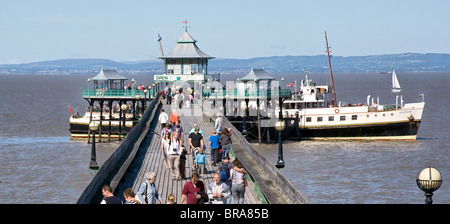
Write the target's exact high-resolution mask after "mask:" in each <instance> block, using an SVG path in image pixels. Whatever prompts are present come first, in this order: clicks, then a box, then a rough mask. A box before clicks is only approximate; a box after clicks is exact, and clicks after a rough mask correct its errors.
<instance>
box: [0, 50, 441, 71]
mask: <svg viewBox="0 0 450 224" xmlns="http://www.w3.org/2000/svg"><path fill="white" fill-rule="evenodd" d="M252 67H253V68H264V69H265V70H266V71H267V72H268V73H272V74H280V73H303V70H304V69H309V70H310V72H327V71H328V58H327V56H326V55H317V56H274V57H258V58H251V59H220V58H218V59H213V60H210V62H209V68H208V69H209V72H210V73H222V74H246V73H248V72H249V71H250V69H251V68H252ZM332 67H333V72H336V73H356V72H385V71H389V70H392V69H395V70H397V71H401V72H417V71H421V72H425V71H437V72H450V54H417V53H405V54H387V55H371V56H354V57H342V56H333V57H332ZM102 68H105V69H110V68H116V69H117V70H118V71H119V72H120V73H122V74H160V73H162V72H163V69H164V65H163V63H162V61H159V60H146V61H133V62H116V61H112V60H107V59H61V60H55V61H43V62H34V63H26V64H13V65H11V64H6V65H0V74H96V73H98V72H99V70H100V69H102Z"/></svg>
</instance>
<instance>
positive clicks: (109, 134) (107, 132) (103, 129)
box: [69, 118, 133, 139]
mask: <svg viewBox="0 0 450 224" xmlns="http://www.w3.org/2000/svg"><path fill="white" fill-rule="evenodd" d="M120 123H121V125H122V124H123V122H120ZM125 123H126V126H125V128H124V127H123V126H122V127H121V128H120V129H121V134H120V135H119V131H120V129H119V121H111V125H109V122H108V121H103V122H102V125H101V126H100V127H99V131H98V132H97V133H96V135H97V136H98V134H99V133H101V137H102V138H110V139H119V138H124V137H126V135H127V134H126V133H128V132H130V131H131V130H132V129H133V123H132V122H131V121H126V122H125ZM69 131H70V135H71V137H72V138H73V139H86V138H88V137H89V123H88V120H87V119H86V118H71V119H70V128H69ZM91 137H92V136H91Z"/></svg>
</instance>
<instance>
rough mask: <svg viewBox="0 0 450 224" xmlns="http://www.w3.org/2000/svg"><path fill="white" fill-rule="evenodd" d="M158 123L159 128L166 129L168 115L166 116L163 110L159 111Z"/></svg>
mask: <svg viewBox="0 0 450 224" xmlns="http://www.w3.org/2000/svg"><path fill="white" fill-rule="evenodd" d="M158 121H159V122H160V123H161V128H164V127H166V124H167V122H168V121H169V115H167V114H166V112H164V109H161V113H160V114H159V118H158Z"/></svg>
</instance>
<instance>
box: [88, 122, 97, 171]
mask: <svg viewBox="0 0 450 224" xmlns="http://www.w3.org/2000/svg"><path fill="white" fill-rule="evenodd" d="M89 129H90V130H91V132H92V147H91V163H89V168H90V169H92V170H98V164H97V161H96V159H97V156H96V155H95V132H96V131H97V130H98V125H97V123H95V121H92V122H91V123H90V124H89Z"/></svg>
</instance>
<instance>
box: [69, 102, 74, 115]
mask: <svg viewBox="0 0 450 224" xmlns="http://www.w3.org/2000/svg"><path fill="white" fill-rule="evenodd" d="M69 110H70V113H72V116H73V111H72V107H70V104H69Z"/></svg>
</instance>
